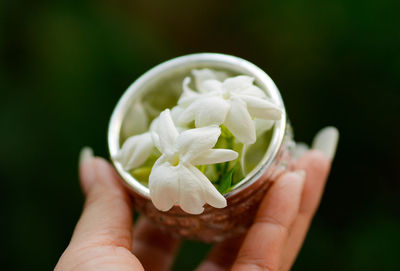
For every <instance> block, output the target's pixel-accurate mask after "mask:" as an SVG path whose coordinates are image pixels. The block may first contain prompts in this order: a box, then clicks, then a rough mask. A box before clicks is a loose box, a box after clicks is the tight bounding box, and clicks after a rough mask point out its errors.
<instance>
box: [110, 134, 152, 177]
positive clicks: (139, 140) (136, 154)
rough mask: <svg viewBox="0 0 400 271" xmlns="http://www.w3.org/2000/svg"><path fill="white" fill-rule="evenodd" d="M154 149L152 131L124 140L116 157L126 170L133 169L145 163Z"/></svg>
mask: <svg viewBox="0 0 400 271" xmlns="http://www.w3.org/2000/svg"><path fill="white" fill-rule="evenodd" d="M153 149H154V144H153V140H152V138H151V135H150V133H144V134H141V135H135V136H131V137H129V138H128V139H127V140H126V141H125V142H124V144H123V145H122V147H121V149H120V150H119V152H118V154H117V155H116V156H115V157H114V159H115V160H117V161H118V162H120V163H121V164H122V167H123V168H124V169H125V170H131V169H134V168H137V167H139V166H140V165H141V164H143V163H144V162H145V161H146V160H147V158H149V156H150V154H151V153H152V151H153Z"/></svg>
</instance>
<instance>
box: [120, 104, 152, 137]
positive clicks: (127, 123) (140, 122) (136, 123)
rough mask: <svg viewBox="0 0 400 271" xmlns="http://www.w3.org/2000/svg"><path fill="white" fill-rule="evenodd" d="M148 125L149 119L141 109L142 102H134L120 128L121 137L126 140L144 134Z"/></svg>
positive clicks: (142, 108)
mask: <svg viewBox="0 0 400 271" xmlns="http://www.w3.org/2000/svg"><path fill="white" fill-rule="evenodd" d="M148 125H149V117H148V116H147V113H146V110H145V109H144V107H143V104H142V101H140V100H138V101H136V102H135V103H134V104H133V106H131V108H130V109H129V110H128V112H127V113H126V115H125V117H124V121H123V124H122V127H121V136H122V137H123V138H127V137H129V136H131V135H137V134H141V133H144V132H146V130H147V128H148Z"/></svg>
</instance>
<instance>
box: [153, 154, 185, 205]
mask: <svg viewBox="0 0 400 271" xmlns="http://www.w3.org/2000/svg"><path fill="white" fill-rule="evenodd" d="M180 178H181V176H180V172H179V171H178V168H177V167H174V166H171V164H169V163H168V162H166V159H165V155H162V156H161V157H160V158H159V159H158V160H157V161H156V163H155V164H154V166H153V168H152V170H151V173H150V176H149V190H150V198H151V201H152V202H153V204H154V206H155V207H156V208H157V209H159V210H161V211H168V210H169V209H171V208H172V207H173V206H174V204H176V203H177V202H178V199H179V190H180V188H179V179H180Z"/></svg>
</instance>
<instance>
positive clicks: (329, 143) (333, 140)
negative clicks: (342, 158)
mask: <svg viewBox="0 0 400 271" xmlns="http://www.w3.org/2000/svg"><path fill="white" fill-rule="evenodd" d="M338 140H339V131H338V129H336V128H335V127H326V128H324V129H322V130H321V131H319V132H318V133H317V135H316V136H315V137H314V140H313V143H312V149H315V150H320V151H321V152H323V153H324V154H325V155H326V156H328V157H329V159H331V160H332V159H333V157H335V153H336V147H337V143H338Z"/></svg>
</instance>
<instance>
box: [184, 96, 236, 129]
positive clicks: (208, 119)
mask: <svg viewBox="0 0 400 271" xmlns="http://www.w3.org/2000/svg"><path fill="white" fill-rule="evenodd" d="M229 108H230V104H229V103H228V102H227V101H226V100H224V99H222V98H220V97H218V96H207V97H202V98H199V99H198V100H197V101H195V102H194V103H192V104H191V105H190V106H188V107H187V108H186V109H185V111H183V113H182V114H181V115H180V116H179V117H178V124H180V125H184V124H187V123H190V122H191V121H193V120H195V126H196V127H203V126H209V125H214V124H215V125H220V124H222V123H223V122H224V121H225V118H226V115H227V113H228V111H229Z"/></svg>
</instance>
